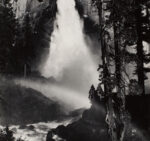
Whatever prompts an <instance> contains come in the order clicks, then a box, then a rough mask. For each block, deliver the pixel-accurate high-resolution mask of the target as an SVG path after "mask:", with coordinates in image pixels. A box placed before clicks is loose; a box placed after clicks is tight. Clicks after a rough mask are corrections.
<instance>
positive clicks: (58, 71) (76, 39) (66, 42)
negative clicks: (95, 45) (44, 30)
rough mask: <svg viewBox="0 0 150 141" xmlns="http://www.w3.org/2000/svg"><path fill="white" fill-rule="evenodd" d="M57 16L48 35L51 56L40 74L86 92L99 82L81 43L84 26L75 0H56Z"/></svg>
mask: <svg viewBox="0 0 150 141" xmlns="http://www.w3.org/2000/svg"><path fill="white" fill-rule="evenodd" d="M57 6H58V14H57V17H56V22H55V28H54V32H53V34H52V36H51V44H50V54H49V57H48V60H47V62H46V63H45V67H44V68H43V70H42V75H43V76H45V77H54V78H55V79H56V80H58V81H62V82H63V84H65V85H66V86H67V87H71V88H75V89H78V90H86V92H87V91H88V89H89V87H90V85H91V84H93V83H94V84H95V83H96V82H97V80H98V73H97V71H96V69H97V64H96V63H94V60H93V59H92V57H91V55H90V51H89V50H88V47H87V44H86V43H85V40H84V34H83V23H82V21H81V20H80V17H79V14H78V12H77V11H76V9H75V1H74V0H57Z"/></svg>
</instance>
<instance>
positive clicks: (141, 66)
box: [136, 1, 145, 94]
mask: <svg viewBox="0 0 150 141" xmlns="http://www.w3.org/2000/svg"><path fill="white" fill-rule="evenodd" d="M136 4H137V6H138V8H137V11H136V14H137V15H136V28H137V36H138V40H137V57H138V61H137V75H138V83H139V86H140V87H141V88H142V90H143V92H142V94H145V85H144V61H143V60H144V57H143V56H144V54H143V53H144V52H143V44H142V24H141V8H140V2H139V1H137V3H136Z"/></svg>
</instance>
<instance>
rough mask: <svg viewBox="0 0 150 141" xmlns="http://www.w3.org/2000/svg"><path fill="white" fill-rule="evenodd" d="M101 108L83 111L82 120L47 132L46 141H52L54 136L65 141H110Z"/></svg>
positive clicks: (94, 107) (103, 112)
mask: <svg viewBox="0 0 150 141" xmlns="http://www.w3.org/2000/svg"><path fill="white" fill-rule="evenodd" d="M103 108H104V107H101V106H96V105H95V106H92V107H91V108H90V109H89V110H86V111H84V113H83V115H82V118H81V119H79V120H78V121H76V122H73V123H72V124H69V125H68V126H66V127H65V126H63V125H61V126H58V127H57V128H56V129H53V130H51V131H49V133H48V134H47V141H52V140H53V136H54V135H56V136H59V137H60V138H62V140H66V141H110V137H109V134H108V129H107V125H106V123H105V111H104V109H103Z"/></svg>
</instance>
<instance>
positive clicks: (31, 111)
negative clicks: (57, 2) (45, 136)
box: [0, 80, 66, 125]
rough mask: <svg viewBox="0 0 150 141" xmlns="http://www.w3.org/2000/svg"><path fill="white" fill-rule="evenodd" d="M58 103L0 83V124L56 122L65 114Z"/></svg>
mask: <svg viewBox="0 0 150 141" xmlns="http://www.w3.org/2000/svg"><path fill="white" fill-rule="evenodd" d="M63 111H64V109H63V108H62V106H61V105H59V103H58V102H55V101H53V100H50V99H48V98H47V97H45V96H43V95H42V94H41V93H40V92H38V91H36V90H33V89H30V88H25V87H21V86H19V85H15V84H13V81H11V80H10V81H9V82H8V80H7V81H1V82H0V123H1V124H2V125H10V124H11V125H12V124H20V125H22V124H29V123H36V122H46V121H52V120H58V119H60V118H62V117H64V116H66V114H65V113H64V112H63Z"/></svg>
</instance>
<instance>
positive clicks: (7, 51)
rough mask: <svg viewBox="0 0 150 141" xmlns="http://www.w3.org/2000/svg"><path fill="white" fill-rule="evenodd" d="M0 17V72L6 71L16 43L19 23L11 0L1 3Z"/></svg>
mask: <svg viewBox="0 0 150 141" xmlns="http://www.w3.org/2000/svg"><path fill="white" fill-rule="evenodd" d="M0 19H1V20H0V72H1V73H6V72H7V71H8V70H9V64H10V60H11V51H12V49H13V47H14V45H15V35H16V23H17V22H16V18H15V14H14V13H13V8H12V5H11V2H10V0H5V1H3V4H2V5H0Z"/></svg>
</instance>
